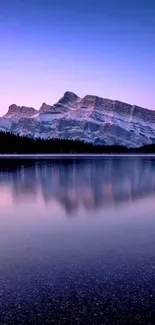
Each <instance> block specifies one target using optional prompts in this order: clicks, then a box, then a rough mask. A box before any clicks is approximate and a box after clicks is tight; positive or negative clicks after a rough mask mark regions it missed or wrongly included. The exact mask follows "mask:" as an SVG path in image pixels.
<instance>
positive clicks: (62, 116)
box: [0, 91, 155, 147]
mask: <svg viewBox="0 0 155 325" xmlns="http://www.w3.org/2000/svg"><path fill="white" fill-rule="evenodd" d="M0 129H1V130H7V131H10V132H13V133H15V134H21V135H27V136H30V137H42V138H52V137H57V138H63V139H78V140H82V141H86V142H92V143H94V144H102V145H103V144H107V145H115V144H116V145H124V146H127V147H138V146H142V145H144V144H151V143H154V142H155V112H154V111H151V110H148V109H144V108H141V107H138V106H132V105H129V104H126V103H122V102H119V101H113V100H109V99H104V98H100V97H97V96H91V95H87V96H85V97H84V98H80V97H78V96H77V95H76V94H74V93H72V92H69V91H67V92H66V93H65V94H64V96H63V97H62V98H61V99H60V100H59V101H58V102H57V103H56V104H54V105H53V106H50V105H47V104H46V103H43V104H42V106H41V108H40V110H39V111H37V110H35V109H34V108H32V107H30V108H26V107H23V106H22V107H19V106H16V105H15V104H13V105H11V106H10V107H9V110H8V113H7V114H6V115H5V116H4V117H3V118H0Z"/></svg>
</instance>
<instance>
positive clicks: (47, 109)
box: [39, 103, 52, 112]
mask: <svg viewBox="0 0 155 325" xmlns="http://www.w3.org/2000/svg"><path fill="white" fill-rule="evenodd" d="M51 107H52V106H51V105H48V104H46V103H42V105H41V107H40V109H39V111H40V112H47V111H49V110H50V109H51Z"/></svg>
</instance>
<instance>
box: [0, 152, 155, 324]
mask: <svg viewBox="0 0 155 325" xmlns="http://www.w3.org/2000/svg"><path fill="white" fill-rule="evenodd" d="M154 319H155V158H153V157H152V158H151V157H121V158H119V157H106V158H98V159H97V158H96V159H93V158H91V159H82V158H81V159H74V158H72V159H69V158H68V159H67V158H66V159H53V160H52V159H48V160H47V161H46V160H39V159H35V160H33V159H27V160H24V159H13V160H12V159H6V160H3V159H2V160H1V161H0V324H3V325H4V324H7V325H9V324H10V325H13V324H17V325H18V324H20V325H22V324H24V325H29V324H41V325H43V324H56V325H59V324H66V325H76V324H80V325H85V324H92V325H96V324H102V325H106V324H110V325H117V324H121V325H126V324H145V325H146V324H155V322H154Z"/></svg>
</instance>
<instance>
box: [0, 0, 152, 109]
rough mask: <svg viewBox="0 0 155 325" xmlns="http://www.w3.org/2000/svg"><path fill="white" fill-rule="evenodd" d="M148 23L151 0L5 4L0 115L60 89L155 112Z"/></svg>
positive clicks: (52, 98)
mask: <svg viewBox="0 0 155 325" xmlns="http://www.w3.org/2000/svg"><path fill="white" fill-rule="evenodd" d="M88 4H89V6H88ZM154 17H155V2H154V1H152V0H147V1H145V0H144V1H142V0H137V1H135V0H130V6H129V5H128V2H126V1H122V0H104V1H103V0H96V1H95V2H94V0H89V1H87V0H84V1H83V0H79V1H78V2H75V1H72V0H52V1H49V0H44V1H43V0H38V1H35V0H26V1H19V0H14V1H4V2H3V3H2V4H1V12H0V44H1V50H0V115H3V114H4V113H5V112H6V111H7V109H8V106H9V105H11V104H13V103H15V104H17V105H23V106H32V107H34V108H36V109H39V107H40V106H41V104H42V103H43V102H46V103H47V104H51V105H52V104H54V103H55V102H57V100H58V99H59V98H61V97H62V96H63V94H64V92H66V91H72V92H75V93H76V94H77V95H79V96H80V97H83V96H85V95H87V94H92V95H97V96H100V97H104V98H110V99H114V100H120V101H124V102H127V103H131V104H136V105H139V106H142V107H146V108H150V109H155V96H154V85H155V64H154V58H155V37H154V35H155V24H154Z"/></svg>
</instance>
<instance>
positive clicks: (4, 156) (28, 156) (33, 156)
mask: <svg viewBox="0 0 155 325" xmlns="http://www.w3.org/2000/svg"><path fill="white" fill-rule="evenodd" d="M106 157H107V158H111V157H118V158H119V157H155V154H151V153H150V154H149V153H148V154H142V153H134V154H132V153H131V154H130V153H122V154H121V153H120V154H119V153H118V154H116V153H111V154H106V153H105V154H0V159H16V158H17V159H22V158H24V159H59V158H60V159H64V158H66V159H67V158H69V159H70V158H77V159H80V158H83V159H87V158H92V159H93V158H106Z"/></svg>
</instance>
